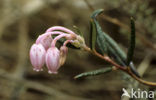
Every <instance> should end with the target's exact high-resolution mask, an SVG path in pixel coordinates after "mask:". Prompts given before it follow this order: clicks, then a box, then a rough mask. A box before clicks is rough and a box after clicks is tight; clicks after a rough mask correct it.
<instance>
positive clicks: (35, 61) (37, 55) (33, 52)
mask: <svg viewBox="0 0 156 100" xmlns="http://www.w3.org/2000/svg"><path fill="white" fill-rule="evenodd" d="M45 54H46V51H45V48H44V47H43V45H42V44H33V45H32V47H31V49H30V61H31V64H32V65H33V67H34V68H33V70H35V71H37V72H38V71H42V70H43V69H42V67H43V65H44V63H45Z"/></svg>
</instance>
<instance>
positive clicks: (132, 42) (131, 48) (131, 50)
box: [127, 17, 135, 66]
mask: <svg viewBox="0 0 156 100" xmlns="http://www.w3.org/2000/svg"><path fill="white" fill-rule="evenodd" d="M134 49H135V22H134V19H133V18H132V17H131V36H130V46H129V48H128V53H127V66H129V64H130V62H131V61H132V59H133V54H134Z"/></svg>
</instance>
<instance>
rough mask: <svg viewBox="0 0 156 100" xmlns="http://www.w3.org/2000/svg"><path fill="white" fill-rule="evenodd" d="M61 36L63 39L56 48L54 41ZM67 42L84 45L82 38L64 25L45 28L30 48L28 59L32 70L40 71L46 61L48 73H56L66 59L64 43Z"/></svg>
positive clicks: (66, 50) (76, 45)
mask: <svg viewBox="0 0 156 100" xmlns="http://www.w3.org/2000/svg"><path fill="white" fill-rule="evenodd" d="M53 35H56V36H55V38H52V36H53ZM61 38H64V39H65V41H64V43H63V45H62V46H61V47H60V49H58V48H57V47H56V43H57V41H58V40H60V39H61ZM68 43H71V44H72V45H74V46H75V47H79V48H83V47H85V42H84V39H83V38H82V37H81V36H80V35H77V34H75V33H74V32H73V31H71V30H69V29H67V28H65V27H62V26H54V27H51V28H49V29H47V31H46V32H45V33H44V34H42V35H40V36H39V37H38V38H37V40H36V42H35V43H34V44H33V45H32V47H31V49H30V61H31V64H32V65H33V67H34V68H33V70H34V71H37V72H38V71H42V70H43V69H42V67H43V66H44V64H45V63H46V66H47V68H48V73H50V74H52V73H53V74H57V70H58V69H59V68H60V66H62V65H63V64H64V62H65V60H66V56H67V52H68V48H67V46H66V45H67V44H68Z"/></svg>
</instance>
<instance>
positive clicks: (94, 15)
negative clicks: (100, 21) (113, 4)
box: [91, 9, 104, 19]
mask: <svg viewBox="0 0 156 100" xmlns="http://www.w3.org/2000/svg"><path fill="white" fill-rule="evenodd" d="M103 11H104V10H103V9H98V10H95V11H94V12H93V13H92V15H91V18H92V19H96V16H97V15H99V14H101V13H102V12H103Z"/></svg>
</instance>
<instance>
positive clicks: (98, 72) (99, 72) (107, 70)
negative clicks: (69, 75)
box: [74, 67, 112, 79]
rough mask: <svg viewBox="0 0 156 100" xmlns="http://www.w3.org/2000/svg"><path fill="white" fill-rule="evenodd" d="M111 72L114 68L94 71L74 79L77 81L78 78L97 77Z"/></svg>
mask: <svg viewBox="0 0 156 100" xmlns="http://www.w3.org/2000/svg"><path fill="white" fill-rule="evenodd" d="M111 71H112V67H107V68H102V69H98V70H94V71H90V72H85V73H81V74H79V75H77V76H75V77H74V78H75V79H77V78H82V77H87V76H95V75H100V74H105V73H108V72H111Z"/></svg>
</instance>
